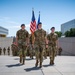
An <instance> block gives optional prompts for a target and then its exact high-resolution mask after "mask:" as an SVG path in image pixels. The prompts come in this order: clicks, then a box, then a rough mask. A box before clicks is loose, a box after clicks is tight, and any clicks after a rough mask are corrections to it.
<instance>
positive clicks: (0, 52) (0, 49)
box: [0, 47, 2, 55]
mask: <svg viewBox="0 0 75 75" xmlns="http://www.w3.org/2000/svg"><path fill="white" fill-rule="evenodd" d="M1 54H2V48H1V47H0V55H1Z"/></svg>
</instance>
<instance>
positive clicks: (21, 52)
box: [19, 45, 27, 58]
mask: <svg viewBox="0 0 75 75" xmlns="http://www.w3.org/2000/svg"><path fill="white" fill-rule="evenodd" d="M26 53H27V46H24V45H19V56H22V57H25V58H26Z"/></svg>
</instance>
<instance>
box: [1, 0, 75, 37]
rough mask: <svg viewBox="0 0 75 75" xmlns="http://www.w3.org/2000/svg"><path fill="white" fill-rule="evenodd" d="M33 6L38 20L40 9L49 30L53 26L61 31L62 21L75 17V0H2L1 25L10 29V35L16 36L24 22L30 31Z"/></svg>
mask: <svg viewBox="0 0 75 75" xmlns="http://www.w3.org/2000/svg"><path fill="white" fill-rule="evenodd" d="M32 8H34V13H35V18H36V22H37V20H38V15H39V11H40V20H41V22H42V27H43V29H45V30H46V31H47V32H49V30H50V28H51V27H52V26H54V27H55V28H56V31H60V30H61V24H62V23H65V22H67V21H69V20H72V19H75V0H0V26H2V27H5V28H7V29H8V30H9V34H8V36H15V35H16V31H17V30H19V29H20V25H21V24H22V23H24V24H25V25H26V29H27V30H28V31H29V32H30V22H31V18H32Z"/></svg>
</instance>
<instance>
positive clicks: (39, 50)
mask: <svg viewBox="0 0 75 75" xmlns="http://www.w3.org/2000/svg"><path fill="white" fill-rule="evenodd" d="M34 36H35V42H34V47H35V56H36V64H35V66H36V67H37V66H38V62H40V67H42V62H43V50H44V49H45V38H46V31H45V30H43V29H38V30H36V31H35V32H34Z"/></svg>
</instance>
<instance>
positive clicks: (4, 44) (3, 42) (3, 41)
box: [0, 37, 13, 55]
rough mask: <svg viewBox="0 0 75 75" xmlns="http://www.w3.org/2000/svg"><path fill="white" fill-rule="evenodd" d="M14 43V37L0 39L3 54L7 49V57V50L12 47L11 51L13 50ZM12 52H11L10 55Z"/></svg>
mask: <svg viewBox="0 0 75 75" xmlns="http://www.w3.org/2000/svg"><path fill="white" fill-rule="evenodd" d="M12 42H13V38H12V37H4V38H3V37H0V47H1V48H2V54H3V48H4V47H5V48H6V55H7V54H8V53H7V48H8V47H10V50H11V44H12ZM11 53H12V52H11V51H10V54H11Z"/></svg>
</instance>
